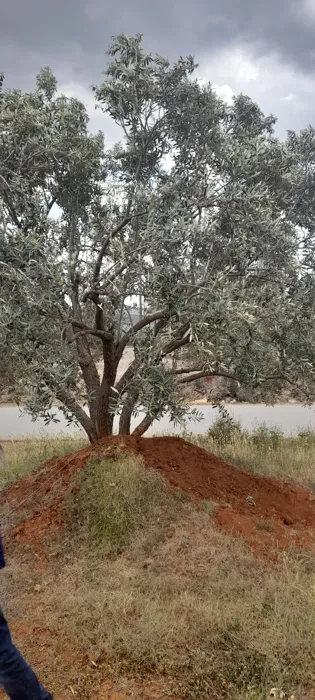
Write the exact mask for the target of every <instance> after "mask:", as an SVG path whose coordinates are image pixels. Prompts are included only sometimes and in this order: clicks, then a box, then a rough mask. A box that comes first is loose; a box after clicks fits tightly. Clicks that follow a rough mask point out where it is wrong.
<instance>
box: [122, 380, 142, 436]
mask: <svg viewBox="0 0 315 700" xmlns="http://www.w3.org/2000/svg"><path fill="white" fill-rule="evenodd" d="M137 399H138V391H137V390H136V389H134V390H133V391H132V390H130V391H129V392H128V394H127V396H126V399H125V403H124V405H123V408H122V412H121V416H120V421H119V435H130V423H131V417H132V412H133V410H134V407H135V404H136V402H137Z"/></svg>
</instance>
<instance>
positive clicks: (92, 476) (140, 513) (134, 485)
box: [70, 452, 174, 554]
mask: <svg viewBox="0 0 315 700" xmlns="http://www.w3.org/2000/svg"><path fill="white" fill-rule="evenodd" d="M78 478H79V489H78V490H77V492H76V497H75V499H74V500H73V501H72V507H71V504H70V511H71V515H70V517H71V518H72V521H73V519H74V520H79V522H80V525H81V526H83V530H84V531H85V533H86V535H88V536H89V537H90V538H91V539H92V541H93V543H94V544H95V543H96V544H97V545H100V546H102V547H103V549H104V550H105V551H106V552H107V553H111V554H113V553H115V554H117V553H119V552H122V551H123V549H124V548H125V547H126V546H127V544H128V543H129V542H130V540H131V538H132V536H133V534H134V532H135V531H140V530H144V529H145V528H146V527H147V526H148V521H149V522H151V523H157V522H158V521H159V517H160V511H161V508H162V509H164V511H165V510H167V507H168V506H173V501H174V498H172V497H171V495H170V492H169V487H168V486H167V484H166V482H165V481H164V479H162V477H161V476H159V475H158V474H157V473H156V472H154V471H153V470H149V469H145V468H144V467H143V465H142V462H141V459H140V458H139V457H136V456H133V455H129V454H124V453H120V452H117V454H116V457H115V459H112V458H111V459H105V460H102V461H101V462H97V461H90V463H89V464H88V465H87V467H86V469H85V470H84V471H83V472H82V473H81V474H80V475H79V477H78ZM167 520H169V517H168V518H167Z"/></svg>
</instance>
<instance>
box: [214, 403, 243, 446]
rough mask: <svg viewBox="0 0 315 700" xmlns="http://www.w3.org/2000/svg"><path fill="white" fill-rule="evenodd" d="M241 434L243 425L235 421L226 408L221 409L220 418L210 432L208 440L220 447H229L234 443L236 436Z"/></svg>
mask: <svg viewBox="0 0 315 700" xmlns="http://www.w3.org/2000/svg"><path fill="white" fill-rule="evenodd" d="M240 433H241V425H240V423H239V422H238V421H235V420H234V418H232V416H230V414H229V412H228V411H227V410H226V408H222V407H220V408H219V418H217V420H216V421H215V422H214V423H213V425H212V426H211V427H210V428H209V430H208V438H210V439H212V440H214V442H217V443H218V444H219V445H227V444H229V443H231V442H232V440H233V438H234V437H235V435H237V434H240Z"/></svg>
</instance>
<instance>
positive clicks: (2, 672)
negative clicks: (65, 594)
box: [0, 608, 52, 700]
mask: <svg viewBox="0 0 315 700" xmlns="http://www.w3.org/2000/svg"><path fill="white" fill-rule="evenodd" d="M0 686H1V687H2V688H3V690H4V692H5V693H6V694H7V695H8V697H9V698H11V700H52V695H50V693H48V691H47V690H45V688H43V686H42V685H40V683H39V681H38V680H37V678H36V676H35V673H34V671H32V669H31V668H30V666H28V664H27V663H26V661H25V659H23V656H21V654H20V652H19V651H18V650H17V649H16V647H15V646H14V645H13V643H12V640H11V635H10V631H9V627H8V624H7V621H6V620H5V618H4V616H3V613H2V611H1V608H0Z"/></svg>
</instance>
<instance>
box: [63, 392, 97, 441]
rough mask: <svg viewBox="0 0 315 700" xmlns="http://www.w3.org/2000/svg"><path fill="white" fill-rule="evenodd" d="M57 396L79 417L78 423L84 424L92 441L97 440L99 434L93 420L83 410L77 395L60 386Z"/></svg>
mask: <svg viewBox="0 0 315 700" xmlns="http://www.w3.org/2000/svg"><path fill="white" fill-rule="evenodd" d="M56 398H57V399H58V401H60V402H61V403H62V404H63V405H64V406H65V407H66V408H67V409H68V410H69V411H71V413H72V414H73V415H74V417H75V418H76V419H77V421H78V423H80V425H82V428H84V430H85V432H86V433H87V434H88V436H89V440H90V442H96V440H97V438H98V436H97V432H96V429H95V426H94V424H93V421H92V420H91V418H90V417H89V416H88V414H87V413H85V411H84V410H83V408H82V406H80V404H79V403H78V402H77V400H76V399H75V397H74V396H73V395H72V394H70V393H68V392H67V391H66V390H65V389H62V388H59V389H58V392H57V393H56Z"/></svg>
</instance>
